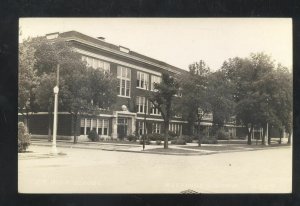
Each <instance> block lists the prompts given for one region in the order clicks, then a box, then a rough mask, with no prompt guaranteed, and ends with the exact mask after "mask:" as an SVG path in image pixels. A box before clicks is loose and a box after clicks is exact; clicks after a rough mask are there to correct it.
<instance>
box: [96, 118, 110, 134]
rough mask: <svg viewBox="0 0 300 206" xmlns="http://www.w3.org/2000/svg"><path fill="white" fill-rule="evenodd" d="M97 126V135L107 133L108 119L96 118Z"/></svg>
mask: <svg viewBox="0 0 300 206" xmlns="http://www.w3.org/2000/svg"><path fill="white" fill-rule="evenodd" d="M97 128H98V135H108V120H107V119H98V121H97Z"/></svg>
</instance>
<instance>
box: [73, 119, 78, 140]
mask: <svg viewBox="0 0 300 206" xmlns="http://www.w3.org/2000/svg"><path fill="white" fill-rule="evenodd" d="M77 119H78V118H77V114H74V121H73V131H74V144H76V143H77Z"/></svg>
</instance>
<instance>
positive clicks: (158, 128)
mask: <svg viewBox="0 0 300 206" xmlns="http://www.w3.org/2000/svg"><path fill="white" fill-rule="evenodd" d="M160 131H161V124H160V123H153V124H152V133H157V134H160Z"/></svg>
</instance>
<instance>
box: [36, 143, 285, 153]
mask: <svg viewBox="0 0 300 206" xmlns="http://www.w3.org/2000/svg"><path fill="white" fill-rule="evenodd" d="M80 144H81V143H80ZM85 144H87V143H85ZM32 145H37V146H46V147H51V146H52V145H51V144H45V143H40V142H38V143H37V142H34V143H32ZM110 145H114V144H110ZM114 146H117V145H114ZM118 146H127V145H118ZM57 147H61V148H77V149H93V150H103V151H116V152H131V153H143V154H159V155H180V156H200V155H211V154H220V153H233V152H245V151H250V152H251V151H257V150H266V149H278V148H280V149H281V148H289V147H290V146H288V145H287V146H280V147H264V148H251V149H247V150H243V149H238V150H222V151H212V152H201V151H199V152H198V151H197V150H196V149H195V150H193V151H195V153H177V152H170V153H165V152H155V151H151V149H148V150H145V151H143V150H141V151H136V150H128V149H107V148H100V147H99V145H95V146H93V145H90V144H89V145H88V146H83V145H74V144H72V145H57ZM135 147H136V146H135ZM176 148H177V147H176ZM180 149H181V148H180ZM182 150H185V149H183V148H182ZM188 151H190V150H188Z"/></svg>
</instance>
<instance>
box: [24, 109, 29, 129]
mask: <svg viewBox="0 0 300 206" xmlns="http://www.w3.org/2000/svg"><path fill="white" fill-rule="evenodd" d="M25 126H26V129H27V132H28V133H30V131H29V114H28V111H27V112H26V124H25Z"/></svg>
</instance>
